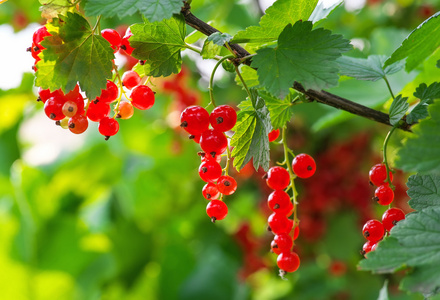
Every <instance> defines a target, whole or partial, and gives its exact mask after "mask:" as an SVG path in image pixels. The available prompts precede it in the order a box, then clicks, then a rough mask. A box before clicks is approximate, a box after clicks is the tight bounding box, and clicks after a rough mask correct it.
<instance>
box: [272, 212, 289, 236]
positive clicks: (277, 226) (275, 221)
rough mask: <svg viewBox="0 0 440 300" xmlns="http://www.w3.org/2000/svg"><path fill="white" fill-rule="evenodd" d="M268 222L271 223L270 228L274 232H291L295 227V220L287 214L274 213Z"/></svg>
mask: <svg viewBox="0 0 440 300" xmlns="http://www.w3.org/2000/svg"><path fill="white" fill-rule="evenodd" d="M267 223H268V224H269V227H270V230H271V231H272V232H273V233H274V234H277V235H279V234H282V233H285V234H289V232H290V231H291V230H292V228H293V221H292V220H291V219H289V218H287V217H286V215H283V214H278V213H273V214H271V215H270V216H269V218H268V219H267Z"/></svg>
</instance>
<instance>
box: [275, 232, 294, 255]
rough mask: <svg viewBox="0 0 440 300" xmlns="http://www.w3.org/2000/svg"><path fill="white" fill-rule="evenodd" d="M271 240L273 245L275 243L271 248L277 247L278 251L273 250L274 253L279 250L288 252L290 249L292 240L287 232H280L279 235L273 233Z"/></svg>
mask: <svg viewBox="0 0 440 300" xmlns="http://www.w3.org/2000/svg"><path fill="white" fill-rule="evenodd" d="M273 242H274V246H275V245H276V247H273V248H277V249H278V251H279V253H277V252H275V251H274V252H275V253H276V254H280V253H281V252H289V251H290V250H292V247H293V240H292V237H291V236H290V235H288V234H285V233H283V234H280V235H275V236H274V238H273Z"/></svg>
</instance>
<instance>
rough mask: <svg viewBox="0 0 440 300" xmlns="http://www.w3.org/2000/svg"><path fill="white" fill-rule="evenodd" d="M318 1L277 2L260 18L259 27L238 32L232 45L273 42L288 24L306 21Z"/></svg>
mask: <svg viewBox="0 0 440 300" xmlns="http://www.w3.org/2000/svg"><path fill="white" fill-rule="evenodd" d="M317 3H318V0H278V1H275V3H274V4H273V5H272V6H270V7H269V8H268V9H267V10H266V13H265V15H264V16H262V17H261V20H260V25H259V26H251V27H248V28H246V30H243V31H239V32H237V34H236V35H235V36H234V38H233V39H232V41H231V42H232V43H257V44H265V43H270V42H273V41H275V40H276V39H277V38H278V36H279V35H280V33H281V32H282V31H283V29H284V27H285V26H286V24H288V23H292V24H293V23H295V22H296V21H298V20H304V21H305V20H308V19H309V17H310V15H311V14H312V12H313V10H314V8H315V6H316V4H317Z"/></svg>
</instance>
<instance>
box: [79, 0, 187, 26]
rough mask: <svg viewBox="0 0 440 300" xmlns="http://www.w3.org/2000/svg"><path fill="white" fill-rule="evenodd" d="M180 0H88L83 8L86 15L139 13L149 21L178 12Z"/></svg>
mask: <svg viewBox="0 0 440 300" xmlns="http://www.w3.org/2000/svg"><path fill="white" fill-rule="evenodd" d="M182 5H183V3H182V1H181V0H160V1H158V0H125V1H119V0H109V1H108V0H88V1H87V2H86V6H85V10H86V14H87V15H88V16H99V15H102V16H104V17H115V16H117V17H119V18H123V17H126V16H131V15H133V14H135V13H140V14H142V15H143V16H144V17H146V18H147V19H148V20H149V21H150V22H156V21H162V20H163V19H169V18H171V17H172V16H173V14H177V13H179V12H180V9H181V7H182Z"/></svg>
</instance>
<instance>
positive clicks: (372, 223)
mask: <svg viewBox="0 0 440 300" xmlns="http://www.w3.org/2000/svg"><path fill="white" fill-rule="evenodd" d="M362 234H363V235H364V237H365V238H366V239H367V240H369V241H371V242H377V241H379V240H381V239H382V238H383V235H384V234H385V229H384V227H383V224H382V223H381V222H380V221H378V220H369V221H367V223H365V225H364V227H363V228H362Z"/></svg>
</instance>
